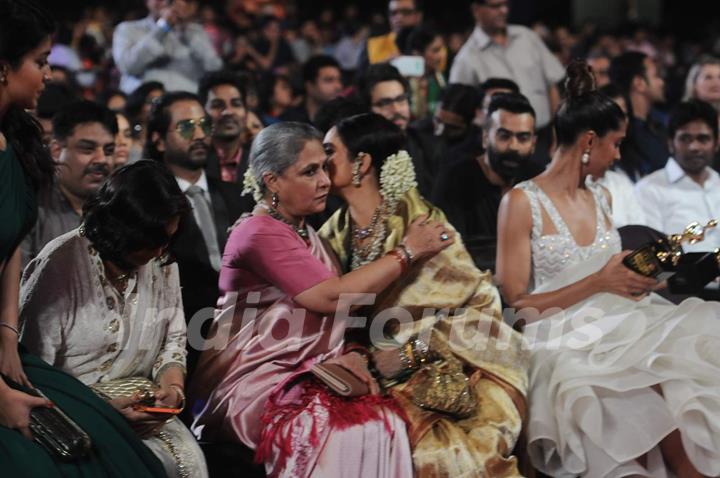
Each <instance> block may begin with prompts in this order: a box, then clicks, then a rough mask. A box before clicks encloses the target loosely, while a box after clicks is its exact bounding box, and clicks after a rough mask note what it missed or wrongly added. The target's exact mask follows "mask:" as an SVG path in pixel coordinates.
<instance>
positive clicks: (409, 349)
mask: <svg viewBox="0 0 720 478" xmlns="http://www.w3.org/2000/svg"><path fill="white" fill-rule="evenodd" d="M413 352H414V350H413V347H412V344H411V343H410V342H408V343H407V344H405V353H406V354H407V355H408V357H409V358H410V363H411V364H412V367H413V368H415V367H417V364H418V363H417V359H416V358H415V354H414V353H413Z"/></svg>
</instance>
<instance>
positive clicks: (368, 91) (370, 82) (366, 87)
mask: <svg viewBox="0 0 720 478" xmlns="http://www.w3.org/2000/svg"><path fill="white" fill-rule="evenodd" d="M384 81H397V82H399V83H400V84H401V85H402V87H403V90H404V91H405V93H407V92H409V91H410V84H409V83H408V81H407V79H406V78H405V77H404V76H402V75H401V74H400V71H399V70H398V69H397V68H395V67H394V66H393V65H391V64H390V63H375V64H374V65H370V66H368V68H367V70H365V74H364V75H362V76H361V77H360V79H359V82H358V92H359V94H360V98H361V100H362V101H363V103H365V105H366V106H367V107H368V108H369V107H370V103H371V102H372V90H373V88H375V85H377V84H378V83H382V82H384Z"/></svg>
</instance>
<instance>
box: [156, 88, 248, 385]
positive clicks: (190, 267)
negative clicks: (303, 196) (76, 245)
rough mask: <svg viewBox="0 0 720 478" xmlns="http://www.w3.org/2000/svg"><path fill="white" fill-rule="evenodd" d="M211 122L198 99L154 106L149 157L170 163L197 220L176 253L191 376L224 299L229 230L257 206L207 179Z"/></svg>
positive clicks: (181, 233) (184, 230)
mask: <svg viewBox="0 0 720 478" xmlns="http://www.w3.org/2000/svg"><path fill="white" fill-rule="evenodd" d="M211 124H212V123H211V120H210V118H209V117H208V116H207V114H206V113H205V110H204V109H203V106H202V104H201V103H200V100H199V99H198V97H197V96H196V95H194V94H191V93H185V92H173V93H168V94H166V95H165V96H163V97H161V99H160V100H159V101H158V102H157V104H155V105H154V106H153V110H152V112H151V114H150V119H149V122H148V142H147V144H146V148H145V155H146V157H148V158H151V159H154V160H156V161H161V162H164V163H165V165H167V167H168V168H169V169H170V170H171V171H172V173H173V174H174V175H175V179H176V180H177V182H178V185H179V186H180V189H181V190H182V191H183V192H184V193H185V194H186V195H187V196H188V199H189V200H190V203H191V204H192V206H193V214H192V215H190V216H188V218H187V219H186V220H185V221H184V222H183V223H182V224H181V225H180V228H179V230H178V232H177V234H176V235H175V238H174V240H173V243H172V245H171V246H170V252H171V253H172V254H173V255H174V257H175V258H176V260H177V263H178V267H179V268H180V285H181V286H182V295H183V307H184V309H185V316H186V320H187V321H188V324H189V327H188V371H190V370H191V368H192V367H193V365H194V364H195V362H196V360H197V358H198V355H199V353H198V352H197V351H196V347H197V346H198V345H199V344H200V337H197V331H198V330H199V327H198V324H199V323H198V322H194V323H193V322H191V321H192V320H193V317H195V316H196V315H197V317H195V321H198V320H200V319H205V323H204V324H203V325H204V327H203V332H204V331H205V329H206V328H207V327H208V326H209V320H207V319H209V318H211V317H212V312H211V308H213V307H215V305H216V302H217V298H218V275H219V271H220V266H221V261H222V253H223V249H224V248H225V242H226V241H227V236H228V233H227V230H228V228H229V227H230V226H231V225H232V224H233V223H234V222H235V221H236V220H237V218H238V217H239V216H240V214H242V213H243V212H245V211H249V210H250V209H251V208H252V201H251V200H249V199H247V198H246V197H243V196H241V188H240V186H238V185H236V184H233V183H227V182H222V181H220V180H218V179H213V178H210V177H208V176H207V174H206V173H205V166H206V164H207V160H208V153H209V150H210V133H211V131H212V127H211Z"/></svg>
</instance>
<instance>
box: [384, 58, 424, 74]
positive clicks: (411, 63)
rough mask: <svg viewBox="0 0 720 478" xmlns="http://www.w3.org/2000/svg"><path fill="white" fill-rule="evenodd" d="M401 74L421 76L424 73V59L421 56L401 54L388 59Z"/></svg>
mask: <svg viewBox="0 0 720 478" xmlns="http://www.w3.org/2000/svg"><path fill="white" fill-rule="evenodd" d="M390 64H392V65H393V66H394V67H395V68H397V69H398V71H399V72H400V74H401V75H402V76H407V77H421V76H423V75H424V74H425V59H423V57H421V56H410V55H401V56H398V57H397V58H393V59H392V60H390Z"/></svg>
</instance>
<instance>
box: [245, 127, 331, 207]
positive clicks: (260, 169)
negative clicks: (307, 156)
mask: <svg viewBox="0 0 720 478" xmlns="http://www.w3.org/2000/svg"><path fill="white" fill-rule="evenodd" d="M322 139H323V136H322V134H321V133H320V131H318V130H317V129H315V128H314V127H312V126H311V125H309V124H306V123H296V122H291V121H288V122H282V123H275V124H273V125H270V126H268V127H267V128H265V129H263V130H262V131H260V133H259V134H258V135H257V136H256V137H255V140H254V141H253V143H252V147H251V149H250V168H252V172H253V175H254V176H255V181H256V182H257V184H258V186H260V192H261V193H262V194H263V195H265V193H266V192H267V188H266V187H265V182H264V181H263V176H264V175H265V174H266V173H273V174H276V175H280V174H282V173H283V172H284V171H285V170H286V169H287V168H289V167H290V166H291V165H292V164H293V163H295V161H297V160H298V157H299V156H300V152H301V151H302V150H303V148H304V147H305V144H306V143H307V142H308V141H312V140H317V141H321V142H322Z"/></svg>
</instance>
